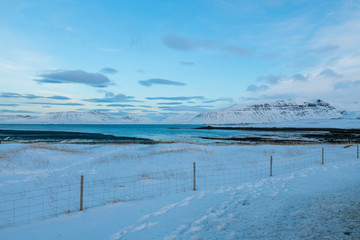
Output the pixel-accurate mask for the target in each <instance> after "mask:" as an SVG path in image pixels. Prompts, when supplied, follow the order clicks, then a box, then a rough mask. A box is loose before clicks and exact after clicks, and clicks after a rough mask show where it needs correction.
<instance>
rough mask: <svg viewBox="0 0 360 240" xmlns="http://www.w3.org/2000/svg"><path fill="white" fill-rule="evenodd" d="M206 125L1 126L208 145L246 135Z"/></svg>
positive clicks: (7, 128)
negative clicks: (217, 140) (211, 128)
mask: <svg viewBox="0 0 360 240" xmlns="http://www.w3.org/2000/svg"><path fill="white" fill-rule="evenodd" d="M202 126H204V125H159V124H129V125H127V124H126V125H125V124H0V129H4V130H38V131H69V132H86V133H103V134H110V135H114V136H120V137H138V138H148V139H151V140H155V141H167V142H168V141H169V142H194V143H202V142H203V143H207V142H213V140H205V139H201V137H228V136H238V135H242V134H246V133H245V132H242V131H238V130H234V131H232V130H217V129H216V130H206V129H196V128H198V127H202Z"/></svg>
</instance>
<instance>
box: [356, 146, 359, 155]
mask: <svg viewBox="0 0 360 240" xmlns="http://www.w3.org/2000/svg"><path fill="white" fill-rule="evenodd" d="M356 156H357V158H359V144H358V145H357V153H356Z"/></svg>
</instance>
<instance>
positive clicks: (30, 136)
mask: <svg viewBox="0 0 360 240" xmlns="http://www.w3.org/2000/svg"><path fill="white" fill-rule="evenodd" d="M0 140H1V141H3V142H23V143H37V142H47V143H83V144H91V143H93V144H94V143H98V144H101V143H146V144H150V143H154V141H153V140H151V139H147V138H136V137H118V136H114V135H109V134H102V133H85V132H70V131H38V130H3V129H0Z"/></svg>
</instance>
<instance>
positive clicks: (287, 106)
mask: <svg viewBox="0 0 360 240" xmlns="http://www.w3.org/2000/svg"><path fill="white" fill-rule="evenodd" d="M345 114H346V112H345V111H341V110H337V109H335V107H333V106H331V105H330V104H329V103H326V102H324V101H322V100H320V99H318V100H315V101H309V102H306V101H305V102H299V101H294V100H279V101H276V102H273V103H265V104H256V105H252V106H248V107H243V106H240V105H234V106H232V107H230V108H228V109H225V110H222V111H215V112H206V113H201V114H199V115H197V116H195V117H194V118H193V119H192V122H193V123H203V124H242V123H265V122H284V121H294V120H301V119H330V118H340V117H342V116H344V115H345Z"/></svg>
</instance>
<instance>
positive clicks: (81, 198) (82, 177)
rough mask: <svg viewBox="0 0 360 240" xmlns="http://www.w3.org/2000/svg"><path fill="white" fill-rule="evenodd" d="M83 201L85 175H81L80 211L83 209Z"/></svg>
mask: <svg viewBox="0 0 360 240" xmlns="http://www.w3.org/2000/svg"><path fill="white" fill-rule="evenodd" d="M83 202H84V176H81V182H80V211H82V210H83Z"/></svg>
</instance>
